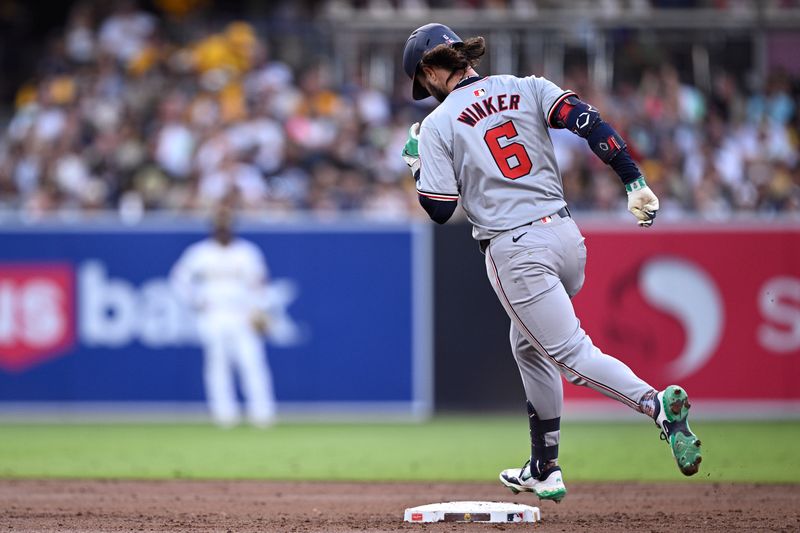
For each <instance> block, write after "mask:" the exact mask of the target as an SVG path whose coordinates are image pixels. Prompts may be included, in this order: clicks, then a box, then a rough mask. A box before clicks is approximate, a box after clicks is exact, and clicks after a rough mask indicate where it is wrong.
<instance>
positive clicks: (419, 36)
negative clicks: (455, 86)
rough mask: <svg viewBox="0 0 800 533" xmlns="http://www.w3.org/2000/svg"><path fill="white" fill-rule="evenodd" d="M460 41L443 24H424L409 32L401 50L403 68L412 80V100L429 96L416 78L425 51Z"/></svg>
mask: <svg viewBox="0 0 800 533" xmlns="http://www.w3.org/2000/svg"><path fill="white" fill-rule="evenodd" d="M460 42H461V38H460V37H459V36H458V35H456V34H455V32H454V31H453V30H451V29H450V28H448V27H447V26H445V25H444V24H437V23H431V24H425V25H424V26H421V27H419V28H417V29H416V30H414V31H413V32H412V33H411V35H410V36H409V38H408V40H407V41H406V47H405V49H404V50H403V69H404V70H405V71H406V74H408V77H409V78H411V80H412V81H413V86H414V87H413V89H412V92H411V95H412V96H413V97H414V100H422V99H423V98H426V97H428V96H430V93H429V92H428V91H427V90H426V89H425V88H424V87H423V86H422V85H420V83H419V82H418V81H417V79H416V74H417V67H418V66H419V62H420V61H422V56H423V55H424V54H425V52H427V51H428V50H430V49H431V48H435V47H436V46H439V45H440V44H453V43H460Z"/></svg>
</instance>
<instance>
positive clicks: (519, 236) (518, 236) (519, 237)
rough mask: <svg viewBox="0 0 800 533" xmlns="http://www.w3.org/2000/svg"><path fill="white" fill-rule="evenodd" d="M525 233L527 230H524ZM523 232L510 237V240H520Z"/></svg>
mask: <svg viewBox="0 0 800 533" xmlns="http://www.w3.org/2000/svg"><path fill="white" fill-rule="evenodd" d="M525 233H528V232H527V231H526V232H525ZM525 233H520V234H519V235H517V236H516V237H511V240H512V241H514V242H517V241H518V240H520V239H521V238H522V236H523V235H525Z"/></svg>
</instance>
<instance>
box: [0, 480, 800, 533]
mask: <svg viewBox="0 0 800 533" xmlns="http://www.w3.org/2000/svg"><path fill="white" fill-rule="evenodd" d="M568 487H569V491H570V493H569V496H568V497H567V498H566V499H565V500H564V502H563V503H561V504H559V505H556V504H553V503H552V502H541V503H540V504H538V505H539V506H540V508H541V510H542V519H543V521H542V522H541V523H540V524H537V525H536V528H535V529H536V530H537V531H541V532H549V531H569V532H572V531H598V530H601V529H602V530H604V531H669V532H670V533H674V532H675V531H679V530H683V529H686V530H693V531H730V530H743V531H799V530H800V485H742V484H730V485H725V484H713V485H712V484H698V483H690V484H679V483H670V484H650V483H647V484H645V483H642V484H636V483H606V484H598V483H572V484H570V485H569V486H568ZM454 500H495V501H497V500H502V501H513V502H517V503H526V504H530V505H537V503H535V502H534V499H533V498H532V497H530V496H528V497H523V496H512V495H511V493H509V492H507V491H506V490H505V489H503V488H502V487H500V486H499V485H495V484H419V483H417V484H411V483H393V484H386V483H383V484H381V483H362V484H358V483H306V482H303V483H276V482H259V481H230V482H228V481H59V480H48V481H29V480H0V533H4V532H6V531H14V532H18V531H48V532H50V531H59V532H63V531H66V532H90V531H170V532H191V531H232V532H248V531H253V532H255V531H258V532H273V531H275V532H277V531H281V532H284V531H285V532H292V531H294V532H344V531H359V532H365V531H426V532H427V531H437V532H438V531H495V530H504V531H522V530H523V529H528V528H530V527H531V525H530V524H528V525H524V524H500V525H497V524H491V525H489V524H433V525H431V524H429V525H421V524H405V523H403V521H402V519H403V511H404V510H405V508H406V507H413V506H416V505H421V504H425V503H434V502H440V501H454Z"/></svg>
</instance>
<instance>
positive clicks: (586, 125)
mask: <svg viewBox="0 0 800 533" xmlns="http://www.w3.org/2000/svg"><path fill="white" fill-rule="evenodd" d="M550 126H552V127H553V128H566V129H568V130H570V131H571V132H572V133H574V134H575V135H578V136H579V137H583V138H584V139H586V141H587V142H588V143H589V147H590V148H591V149H592V152H594V153H595V155H597V157H599V158H600V160H601V161H603V163H606V164H609V163H610V162H611V160H612V159H614V156H616V155H617V154H618V153H620V152H621V151H623V150H624V149H625V141H623V140H622V137H620V136H619V134H618V133H617V132H616V131H614V128H612V127H611V125H610V124H608V123H607V122H603V119H602V118H601V117H600V112H599V111H598V110H597V109H595V108H594V107H592V106H591V105H589V104H587V103H586V102H584V101H582V100H581V99H579V98H578V97H577V96H575V95H571V96H569V97H567V98H565V99H564V101H562V102H561V103H560V104H559V106H558V109H556V112H555V114H554V116H553V119H552V124H550Z"/></svg>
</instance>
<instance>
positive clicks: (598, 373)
mask: <svg viewBox="0 0 800 533" xmlns="http://www.w3.org/2000/svg"><path fill="white" fill-rule="evenodd" d="M583 241H584V238H583V236H582V235H581V232H580V230H579V229H578V226H577V225H576V224H575V222H574V221H573V220H572V218H570V217H560V216H558V215H553V216H552V217H546V218H545V219H542V220H537V221H535V222H533V223H532V224H530V225H527V226H522V227H520V228H516V229H514V230H510V231H506V232H504V233H501V234H500V235H498V236H496V237H494V238H493V239H492V241H491V243H490V244H489V246H488V248H487V249H486V271H487V274H488V276H489V280H490V282H491V284H492V287H493V288H494V290H495V292H496V293H497V296H498V298H500V302H501V303H502V304H503V307H504V308H505V310H506V313H508V316H509V317H510V318H511V348H512V351H513V353H514V358H515V359H516V361H517V365H518V366H519V371H520V374H521V375H522V382H523V384H524V386H525V394H526V396H527V398H528V401H529V402H530V403H531V404H532V406H533V408H534V409H535V411H536V413H537V415H538V416H539V418H541V419H555V418H559V417H561V409H562V406H563V390H562V387H561V377H560V375H563V376H564V377H565V378H566V379H567V380H568V381H570V382H572V383H574V384H576V385H583V386H587V387H591V388H592V389H594V390H596V391H598V392H600V393H601V394H604V395H606V396H608V397H609V398H613V399H615V400H617V401H620V402H622V403H624V404H625V405H627V406H629V407H631V408H633V409H636V410H639V401H640V399H641V398H642V396H643V395H644V394H645V393H647V392H649V391H651V390H653V387H651V386H650V385H648V384H647V383H645V382H644V381H642V380H641V379H640V378H639V377H637V376H636V374H634V373H633V371H632V370H631V369H630V368H628V366H627V365H625V364H624V363H622V362H621V361H619V360H617V359H615V358H614V357H611V356H610V355H606V354H604V353H603V352H601V351H600V350H599V349H598V348H597V347H596V346H595V345H594V344H592V340H591V339H590V338H589V336H588V335H587V334H586V332H585V331H584V330H583V329H582V328H581V326H580V321H579V320H578V318H577V317H576V316H575V310H574V309H573V307H572V301H571V300H570V298H571V297H572V296H574V295H575V294H577V293H578V291H579V290H580V289H581V287H582V286H583V280H584V267H585V265H586V246H585V245H584V242H583ZM551 439H553V440H555V441H556V442H551V443H552V444H557V440H558V434H556V435H553V436H549V438H548V440H551ZM551 443H548V445H551Z"/></svg>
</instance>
